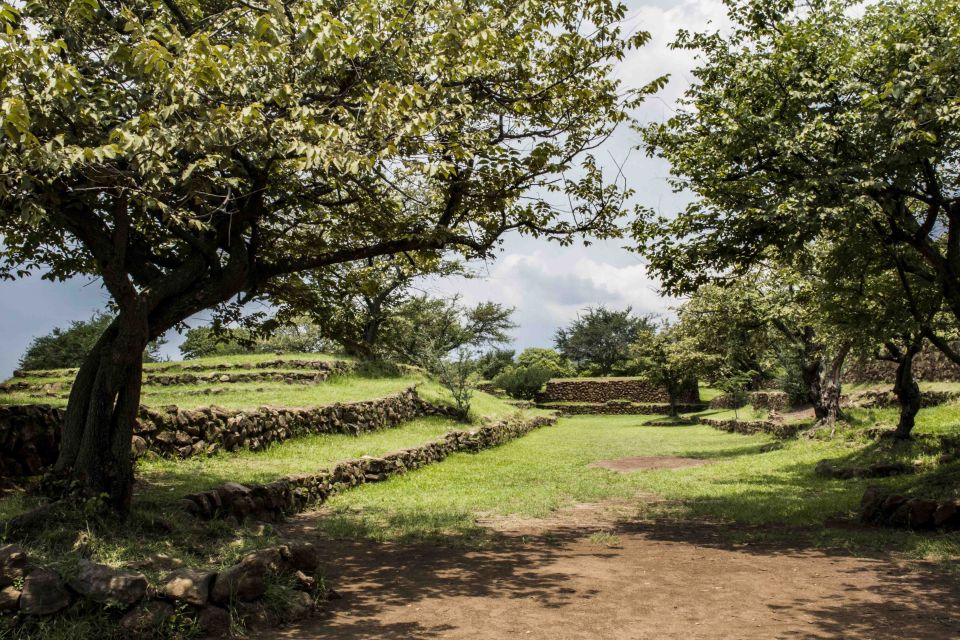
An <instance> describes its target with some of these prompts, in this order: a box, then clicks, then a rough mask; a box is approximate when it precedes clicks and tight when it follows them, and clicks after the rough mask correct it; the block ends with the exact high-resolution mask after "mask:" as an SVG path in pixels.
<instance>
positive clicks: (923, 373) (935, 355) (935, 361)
mask: <svg viewBox="0 0 960 640" xmlns="http://www.w3.org/2000/svg"><path fill="white" fill-rule="evenodd" d="M953 346H954V348H956V347H957V346H960V345H953ZM896 371H897V365H896V364H895V363H893V362H888V361H886V360H877V359H876V358H857V359H851V360H850V361H849V362H848V363H847V364H846V366H845V367H844V370H843V377H842V381H843V383H844V384H867V383H871V382H889V383H890V384H891V385H892V384H893V382H894V379H895V376H896ZM913 375H914V377H915V378H916V379H917V380H920V381H925V382H958V381H960V366H958V365H956V364H954V363H953V362H951V361H950V360H948V359H947V358H946V357H945V356H944V355H943V354H942V353H940V352H939V351H938V350H936V349H934V348H929V347H928V348H927V349H924V350H923V351H922V352H921V353H920V355H918V356H917V357H916V359H915V360H914V361H913Z"/></svg>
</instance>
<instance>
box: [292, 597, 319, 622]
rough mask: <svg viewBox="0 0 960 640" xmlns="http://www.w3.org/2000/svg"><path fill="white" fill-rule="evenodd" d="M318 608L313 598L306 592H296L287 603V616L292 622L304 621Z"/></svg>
mask: <svg viewBox="0 0 960 640" xmlns="http://www.w3.org/2000/svg"><path fill="white" fill-rule="evenodd" d="M315 608H316V603H315V602H314V601H313V596H311V595H310V594H309V593H307V592H305V591H297V592H295V593H294V594H293V595H292V596H291V598H290V600H289V602H288V603H287V615H288V616H289V618H290V619H291V620H302V619H304V618H307V617H309V616H310V614H311V613H313V610H314V609H315Z"/></svg>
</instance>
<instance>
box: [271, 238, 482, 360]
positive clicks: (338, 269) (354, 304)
mask: <svg viewBox="0 0 960 640" xmlns="http://www.w3.org/2000/svg"><path fill="white" fill-rule="evenodd" d="M450 275H464V276H466V275H470V274H469V272H468V271H467V270H466V269H465V268H464V267H463V265H462V264H461V263H459V262H457V261H454V260H444V259H441V258H439V257H437V256H435V255H431V254H421V253H415V252H407V253H404V254H399V255H387V256H380V257H376V258H367V259H366V260H360V261H357V262H350V263H345V264H342V265H336V266H334V267H331V268H328V269H323V270H321V271H318V272H314V273H310V274H293V275H291V276H288V277H286V278H282V279H278V281H276V282H274V283H272V284H271V285H270V292H271V293H272V296H271V297H272V298H273V300H274V301H275V302H278V303H280V311H279V316H280V317H281V318H287V317H290V316H293V317H296V316H299V315H306V316H309V317H310V318H312V319H313V322H314V323H315V324H316V326H317V327H318V328H319V330H320V332H321V333H322V334H323V336H324V337H325V338H327V339H328V340H331V341H333V342H335V343H337V344H339V345H340V347H341V348H342V349H343V350H344V352H346V353H347V354H348V355H351V356H355V357H358V358H360V359H362V360H376V359H377V358H380V357H383V356H384V345H383V344H382V342H383V340H382V337H383V335H382V334H383V332H384V330H385V329H387V327H388V325H389V324H390V322H391V321H394V320H395V319H396V318H397V316H398V314H400V313H401V311H402V309H403V308H404V305H405V304H406V303H408V302H409V301H410V300H411V299H412V298H414V297H416V293H415V290H414V283H415V281H416V280H417V279H418V278H422V277H425V276H433V277H444V276H450ZM387 330H389V329H387Z"/></svg>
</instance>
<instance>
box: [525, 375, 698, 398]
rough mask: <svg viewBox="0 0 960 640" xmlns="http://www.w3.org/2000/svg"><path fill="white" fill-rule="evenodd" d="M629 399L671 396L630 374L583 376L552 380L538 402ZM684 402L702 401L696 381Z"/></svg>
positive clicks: (690, 387)
mask: <svg viewBox="0 0 960 640" xmlns="http://www.w3.org/2000/svg"><path fill="white" fill-rule="evenodd" d="M608 400H629V401H631V402H637V403H664V402H669V400H670V398H669V396H668V395H667V392H666V391H664V390H663V389H661V388H659V387H657V386H655V385H652V384H649V383H647V382H644V381H643V380H637V379H631V378H584V379H582V380H551V381H549V382H547V384H546V386H545V387H544V390H543V392H542V393H540V395H539V396H538V397H537V401H538V402H591V403H602V402H607V401H608ZM679 400H680V402H682V403H684V404H696V403H698V402H699V401H700V392H699V390H698V388H697V384H696V382H695V381H694V382H691V384H690V386H689V387H688V388H687V389H686V390H685V391H684V392H683V394H682V395H681V397H680V398H679Z"/></svg>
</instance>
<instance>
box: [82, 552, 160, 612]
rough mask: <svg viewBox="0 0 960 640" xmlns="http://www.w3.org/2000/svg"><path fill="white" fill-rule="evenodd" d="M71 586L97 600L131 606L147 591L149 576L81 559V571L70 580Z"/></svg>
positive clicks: (83, 594)
mask: <svg viewBox="0 0 960 640" xmlns="http://www.w3.org/2000/svg"><path fill="white" fill-rule="evenodd" d="M70 588H71V589H73V590H74V591H76V592H77V593H79V594H80V595H82V596H84V597H86V598H89V599H90V600H94V601H96V602H109V603H113V604H119V605H122V606H130V605H133V604H136V603H138V602H140V600H142V599H143V596H144V595H146V593H147V578H146V577H145V576H144V575H143V574H141V573H130V572H126V571H118V570H117V569H113V568H112V567H108V566H106V565H103V564H97V563H95V562H90V561H89V560H81V561H80V571H79V573H77V575H76V577H74V578H72V579H71V580H70Z"/></svg>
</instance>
